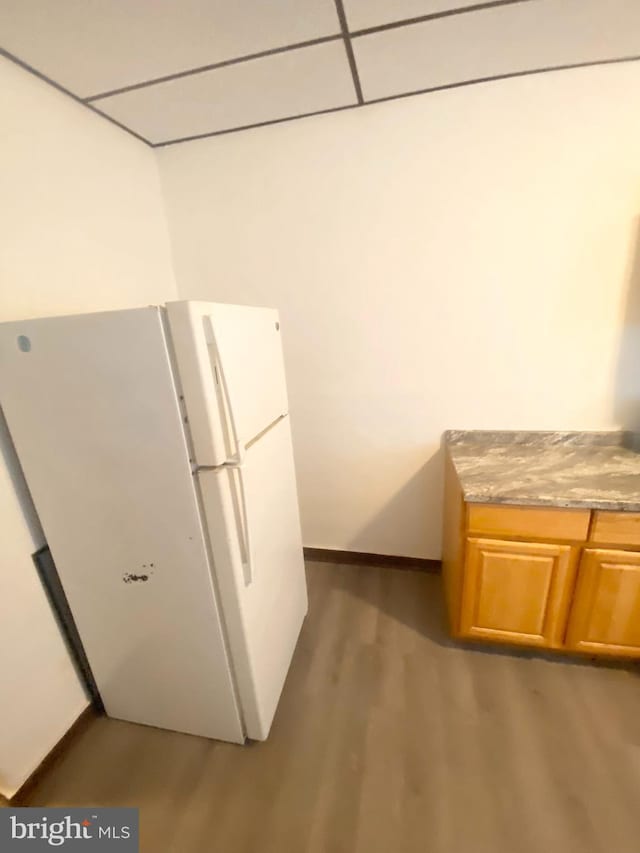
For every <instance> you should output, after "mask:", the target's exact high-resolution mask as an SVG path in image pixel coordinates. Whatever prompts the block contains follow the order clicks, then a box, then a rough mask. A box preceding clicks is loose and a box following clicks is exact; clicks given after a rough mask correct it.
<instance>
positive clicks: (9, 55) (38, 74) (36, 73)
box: [0, 47, 155, 148]
mask: <svg viewBox="0 0 640 853" xmlns="http://www.w3.org/2000/svg"><path fill="white" fill-rule="evenodd" d="M0 56H3V57H4V58H5V59H8V60H9V62H13V63H14V64H15V65H18V66H19V67H20V68H22V69H23V70H24V71H28V72H29V74H33V76H34V77H37V78H38V79H39V80H42V81H43V83H48V84H49V86H53V88H54V89H57V90H58V91H59V92H62V94H63V95H67V96H68V97H69V98H72V99H73V100H74V101H75V102H76V103H78V104H81V105H82V106H83V107H87V109H89V110H91V112H93V113H95V115H98V116H100V117H101V118H104V119H106V120H107V121H108V122H110V123H111V124H114V125H115V126H116V127H119V128H120V130H124V131H125V132H126V133H128V134H130V135H131V136H135V138H136V139H138V140H139V141H140V142H144V144H145V145H148V146H149V147H150V148H154V147H155V146H154V144H153V143H152V142H151V141H150V140H149V139H146V138H145V137H144V136H142V135H141V134H139V133H137V132H136V131H135V130H132V129H131V128H130V127H127V126H126V125H125V124H122V123H121V122H119V121H118V120H117V119H115V118H112V117H111V116H110V115H107V114H106V113H103V112H102V111H101V110H99V109H98V108H97V107H94V106H93V104H88V103H86V101H84V100H83V99H82V98H80V97H78V95H75V94H74V93H73V92H71V91H70V90H69V89H66V88H65V87H64V86H61V85H60V83H56V81H55V80H52V79H51V78H50V77H47V75H46V74H43V73H42V71H38V69H37V68H34V67H33V66H32V65H29V64H28V63H27V62H25V61H24V60H23V59H20V58H19V57H17V56H14V55H13V54H12V53H9V51H8V50H5V49H4V48H3V47H0Z"/></svg>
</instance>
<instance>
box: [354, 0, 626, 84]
mask: <svg viewBox="0 0 640 853" xmlns="http://www.w3.org/2000/svg"><path fill="white" fill-rule="evenodd" d="M352 44H353V49H354V52H355V56H356V61H357V65H358V71H359V75H360V82H361V84H362V89H363V93H364V97H365V99H366V100H371V99H375V98H383V97H388V96H391V95H397V94H401V93H406V92H411V91H417V90H420V89H428V88H432V87H437V86H445V85H447V84H451V83H458V82H462V81H464V80H475V79H479V78H483V77H491V76H497V75H500V74H508V73H512V72H517V71H526V70H531V69H536V68H545V67H550V66H554V65H564V64H571V63H579V62H593V61H598V60H604V59H612V58H620V57H623V56H634V55H640V2H639V1H638V0H607V2H606V3H605V2H602V0H535V2H526V3H516V4H514V5H510V6H499V7H494V8H491V9H484V10H482V11H476V12H468V13H465V14H461V15H453V16H450V17H445V18H437V19H435V20H433V21H427V22H424V23H420V24H412V25H410V26H406V27H399V28H397V29H391V30H386V31H383V32H379V33H373V34H371V35H366V36H359V37H357V38H354V39H353V41H352Z"/></svg>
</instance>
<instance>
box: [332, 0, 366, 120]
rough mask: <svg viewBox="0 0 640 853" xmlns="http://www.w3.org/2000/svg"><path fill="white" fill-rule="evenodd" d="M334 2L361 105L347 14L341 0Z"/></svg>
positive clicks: (358, 77) (360, 92)
mask: <svg viewBox="0 0 640 853" xmlns="http://www.w3.org/2000/svg"><path fill="white" fill-rule="evenodd" d="M335 4H336V12H337V13H338V20H339V21H340V30H341V31H342V38H343V40H344V49H345V51H346V53H347V61H348V63H349V68H350V70H351V76H352V78H353V88H354V89H355V91H356V97H357V99H358V106H362V104H363V103H364V100H363V98H362V86H361V85H360V76H359V74H358V66H357V65H356V58H355V55H354V53H353V45H352V44H351V36H350V34H349V26H348V24H347V16H346V15H345V13H344V6H343V4H342V0H335Z"/></svg>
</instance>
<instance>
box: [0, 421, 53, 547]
mask: <svg viewBox="0 0 640 853" xmlns="http://www.w3.org/2000/svg"><path fill="white" fill-rule="evenodd" d="M0 459H2V462H3V463H4V465H5V466H6V468H7V471H8V472H9V479H10V480H11V483H12V484H13V489H14V492H15V495H16V499H17V501H18V503H19V505H20V508H21V509H22V514H23V516H24V520H25V522H26V525H27V527H28V528H29V533H30V534H31V538H32V539H33V546H34V548H33V549H34V551H35V550H36V549H37V548H40V547H41V546H42V545H44V543H45V538H44V532H43V530H42V527H41V525H40V519H39V518H38V515H37V513H36V508H35V506H34V505H33V501H32V500H31V494H30V493H29V488H28V486H27V481H26V480H25V478H24V474H23V473H22V468H21V466H20V461H19V459H18V454H17V453H16V450H15V447H14V446H13V440H12V439H11V435H10V433H9V428H8V426H7V422H6V420H5V418H4V413H3V411H2V409H0ZM0 464H1V463H0Z"/></svg>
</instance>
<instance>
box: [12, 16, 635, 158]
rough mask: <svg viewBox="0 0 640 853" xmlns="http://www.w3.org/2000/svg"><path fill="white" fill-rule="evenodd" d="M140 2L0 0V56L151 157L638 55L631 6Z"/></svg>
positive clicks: (633, 58) (608, 62)
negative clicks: (183, 146) (202, 142)
mask: <svg viewBox="0 0 640 853" xmlns="http://www.w3.org/2000/svg"><path fill="white" fill-rule="evenodd" d="M156 2H157V0H132V5H131V6H127V7H114V6H112V5H111V3H110V0H95V5H94V6H92V11H91V12H89V11H86V10H87V8H88V7H82V6H81V7H78V6H77V5H74V3H72V2H71V0H59V3H58V4H56V15H53V13H52V11H51V6H50V5H49V0H31V3H30V4H29V10H30V11H27V5H26V4H23V0H0V32H2V33H3V35H2V36H1V37H2V38H3V39H6V40H7V42H8V43H7V42H5V45H2V46H1V47H0V56H3V57H5V58H6V59H8V60H10V61H12V62H14V63H16V64H17V65H19V66H20V67H21V68H23V69H25V70H26V71H28V72H30V73H31V74H34V75H35V76H37V77H38V78H39V79H41V80H43V81H45V82H46V83H48V84H50V85H52V86H54V87H55V88H56V89H58V90H59V91H60V92H62V93H64V94H66V95H68V96H69V97H71V98H73V99H74V100H75V101H76V102H78V103H80V104H82V105H83V106H85V107H87V108H88V109H90V110H92V112H94V114H96V115H99V116H101V117H102V118H105V119H106V120H107V121H109V122H110V123H112V124H114V125H115V126H117V127H119V128H120V129H122V130H125V131H126V132H127V133H129V134H130V135H132V136H134V137H135V138H136V139H138V140H140V141H142V142H144V143H145V144H146V145H149V146H151V147H153V148H161V147H165V146H168V145H175V144H178V143H182V142H187V141H192V140H196V139H203V138H208V137H214V136H222V135H227V134H229V133H237V132H241V131H244V130H250V129H255V128H259V127H266V126H269V125H272V124H282V123H283V122H286V121H295V120H298V119H301V118H308V117H312V116H319V115H326V114H329V113H332V112H341V111H344V110H346V109H354V108H358V107H361V106H367V105H373V104H380V103H386V102H388V101H393V100H398V99H403V98H407V97H414V96H417V95H425V94H430V93H436V92H441V91H445V90H449V89H457V88H462V87H466V86H471V85H477V84H481V83H489V82H496V81H501V80H508V79H512V78H518V77H526V76H532V75H540V74H544V73H550V72H559V71H568V70H571V69H579V68H588V67H595V66H606V65H614V64H619V63H630V62H637V61H640V3H638V2H637V0H608V2H607V3H606V4H604V3H603V2H602V0H480V1H479V2H477V1H476V0H306V2H305V6H306V8H305V9H301V7H300V5H299V0H272V3H271V4H270V5H269V9H268V11H267V12H265V13H264V14H263V15H262V17H260V14H259V13H256V12H255V10H254V11H253V14H252V12H251V10H252V9H253V6H252V5H251V2H250V0H238V2H237V4H232V5H229V2H228V0H210V2H209V3H208V4H207V6H206V7H203V6H202V4H201V2H200V0H162V2H163V8H164V16H162V15H158V14H156V11H157V6H156ZM119 9H122V11H120V10H119ZM203 9H204V11H203ZM78 10H80V11H78ZM421 11H423V12H424V14H415V13H416V12H421ZM60 12H61V14H60ZM52 15H53V17H51V16H52ZM83 16H84V17H83ZM185 19H186V20H187V23H186V24H185V23H184V20H185ZM205 25H207V26H205ZM52 28H53V31H51V30H52ZM56 28H57V29H56ZM83 28H84V29H83ZM136 28H137V29H136ZM130 30H131V31H132V32H133V35H132V34H131V32H130ZM105 33H108V36H107V35H104V34H105ZM220 33H224V34H225V35H224V38H222V37H221V36H220ZM8 34H9V35H8ZM87 34H88V35H87ZM143 36H144V37H147V41H148V45H150V47H149V49H148V50H147V51H146V52H145V50H144V46H143V49H142V50H140V49H139V44H140V41H141V38H142V37H143ZM214 36H215V38H214ZM296 36H297V37H298V38H297V39H296V38H295V37H296ZM119 37H120V38H119ZM287 37H289V38H288V39H287ZM92 39H93V41H92ZM96 39H97V41H96ZM279 42H280V43H279ZM282 42H285V43H282ZM340 42H342V44H340ZM76 43H77V44H78V45H80V47H79V49H78V51H77V52H76V53H75V54H74V52H73V49H72V48H73V47H75V45H76ZM242 47H244V48H245V50H244V51H242V50H241V48H242ZM261 47H262V48H263V49H256V48H261ZM247 48H249V49H248V50H247ZM234 50H237V55H236V54H235V53H234ZM216 54H217V57H216ZM22 57H24V58H22ZM209 58H211V59H212V60H214V61H212V62H208V63H207V62H206V60H207V59H209ZM195 59H200V60H201V61H200V63H198V64H197V65H196V64H195V63H193V60H195ZM202 60H204V61H205V62H204V63H203V62H202ZM190 62H191V63H192V65H193V67H191V66H190V65H189V63H190ZM83 63H84V65H83ZM92 63H93V64H92ZM205 63H206V64H205ZM172 66H173V68H172ZM145 71H146V72H147V74H146V76H145V74H144V72H145ZM163 71H166V72H167V73H158V72H163ZM84 72H88V73H86V74H85V73H84ZM148 72H151V73H150V74H149V73H148ZM153 72H155V73H153ZM474 72H475V73H474ZM136 76H137V77H138V81H137V82H128V81H129V80H131V79H132V78H133V79H134V80H135V78H136ZM100 81H102V82H103V83H107V86H103V87H102V89H100V87H99V86H93V89H94V92H93V93H91V87H92V82H93V83H99V82H100ZM70 83H71V85H70ZM109 83H111V84H112V85H111V86H108V84H109ZM114 83H120V85H115V86H114V85H113V84H114ZM420 84H422V85H420ZM83 88H84V89H85V92H84V93H83V92H82V89H83ZM86 89H88V90H89V92H88V93H87V92H86ZM74 90H75V91H74Z"/></svg>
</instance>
